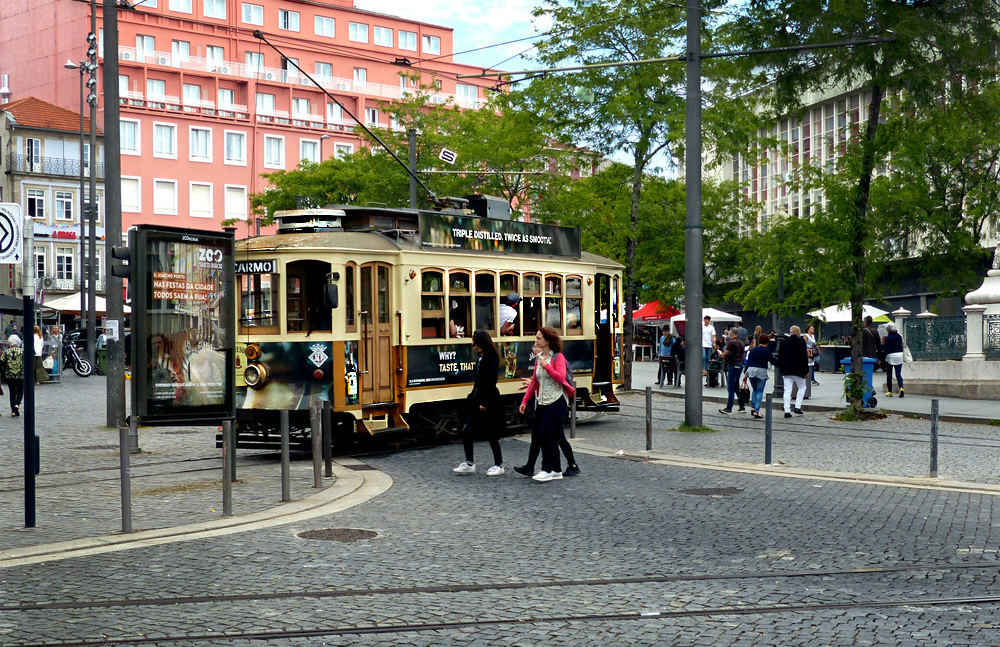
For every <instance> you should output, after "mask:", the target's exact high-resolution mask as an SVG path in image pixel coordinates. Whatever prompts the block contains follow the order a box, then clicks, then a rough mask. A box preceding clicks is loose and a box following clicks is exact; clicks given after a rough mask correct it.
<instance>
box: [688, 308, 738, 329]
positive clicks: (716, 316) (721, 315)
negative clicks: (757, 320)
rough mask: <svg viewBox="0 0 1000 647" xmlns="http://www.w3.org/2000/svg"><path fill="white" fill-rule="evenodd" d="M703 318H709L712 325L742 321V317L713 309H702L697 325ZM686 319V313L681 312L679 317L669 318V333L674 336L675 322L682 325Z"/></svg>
mask: <svg viewBox="0 0 1000 647" xmlns="http://www.w3.org/2000/svg"><path fill="white" fill-rule="evenodd" d="M705 317H711V318H712V323H713V324H717V323H719V322H720V321H721V322H722V323H736V322H737V321H741V320H742V319H743V317H741V316H739V315H734V314H730V313H728V312H723V311H722V310H716V309H715V308H702V309H701V316H700V317H698V323H699V324H700V323H701V321H702V320H703V319H704V318H705ZM686 319H687V313H686V312H682V313H680V314H679V315H674V316H673V317H670V332H672V333H674V334H675V335H676V334H677V322H681V324H683V323H684V321H685V320H686Z"/></svg>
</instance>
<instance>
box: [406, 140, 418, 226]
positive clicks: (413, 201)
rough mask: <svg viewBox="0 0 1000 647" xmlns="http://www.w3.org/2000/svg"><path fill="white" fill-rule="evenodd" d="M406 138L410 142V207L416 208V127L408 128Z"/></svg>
mask: <svg viewBox="0 0 1000 647" xmlns="http://www.w3.org/2000/svg"><path fill="white" fill-rule="evenodd" d="M406 139H407V141H408V142H409V144H410V208H411V209H416V208H417V129H416V128H409V129H407V131H406Z"/></svg>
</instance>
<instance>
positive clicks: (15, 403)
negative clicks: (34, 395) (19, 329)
mask: <svg viewBox="0 0 1000 647" xmlns="http://www.w3.org/2000/svg"><path fill="white" fill-rule="evenodd" d="M7 343H8V344H10V345H9V346H8V347H7V349H6V350H4V352H3V353H0V376H3V381H4V382H6V383H7V389H8V390H9V391H10V415H12V416H14V417H15V418H16V417H18V416H20V415H21V397H22V396H23V395H24V349H23V348H22V347H21V338H20V337H18V336H17V335H11V336H10V337H8V338H7ZM2 394H3V391H2V390H0V395H2Z"/></svg>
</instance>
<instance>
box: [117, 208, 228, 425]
mask: <svg viewBox="0 0 1000 647" xmlns="http://www.w3.org/2000/svg"><path fill="white" fill-rule="evenodd" d="M130 244H131V245H132V248H133V254H132V258H133V259H134V266H135V267H134V269H133V272H134V274H133V276H134V277H135V283H136V290H135V291H134V292H133V304H132V313H133V325H134V327H135V330H134V331H133V333H134V334H133V339H134V340H135V341H134V343H135V353H134V357H135V358H136V359H137V363H136V365H135V369H136V370H134V371H133V383H134V385H135V389H136V393H135V395H136V402H137V404H138V413H139V419H140V421H141V422H142V423H143V424H157V423H160V424H170V423H175V422H199V421H203V422H210V421H216V420H222V419H225V418H231V417H233V415H234V373H235V367H234V366H233V362H234V348H233V347H234V342H235V334H234V333H235V330H234V328H235V321H234V315H233V308H234V299H235V293H234V284H235V280H234V271H233V237H232V234H229V233H221V232H203V231H194V230H188V229H173V228H165V227H148V226H140V227H139V228H138V229H137V230H135V231H133V232H131V235H130Z"/></svg>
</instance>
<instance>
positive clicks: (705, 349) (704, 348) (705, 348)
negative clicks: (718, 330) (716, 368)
mask: <svg viewBox="0 0 1000 647" xmlns="http://www.w3.org/2000/svg"><path fill="white" fill-rule="evenodd" d="M713 350H715V326H713V325H712V317H710V316H709V315H705V319H704V321H703V323H702V326H701V354H702V358H701V376H702V377H708V362H709V361H710V360H711V359H712V351H713Z"/></svg>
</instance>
